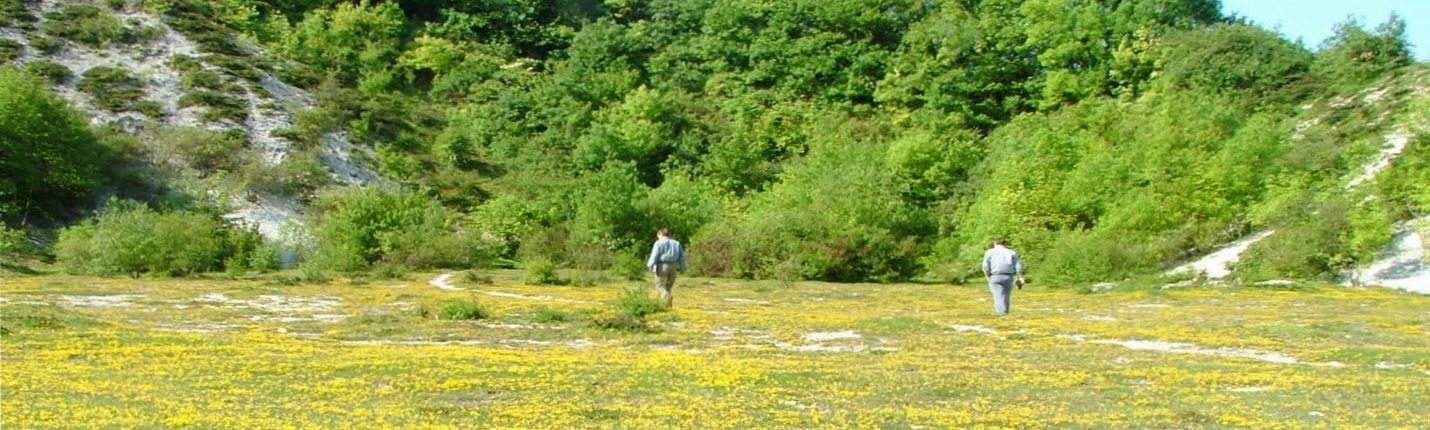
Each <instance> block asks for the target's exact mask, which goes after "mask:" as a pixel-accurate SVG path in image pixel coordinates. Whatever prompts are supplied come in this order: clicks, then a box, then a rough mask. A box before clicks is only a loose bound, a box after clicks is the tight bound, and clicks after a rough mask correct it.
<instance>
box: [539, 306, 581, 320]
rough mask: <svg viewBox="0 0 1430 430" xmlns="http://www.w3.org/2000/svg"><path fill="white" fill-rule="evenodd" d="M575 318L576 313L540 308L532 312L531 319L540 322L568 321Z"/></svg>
mask: <svg viewBox="0 0 1430 430" xmlns="http://www.w3.org/2000/svg"><path fill="white" fill-rule="evenodd" d="M573 319H575V315H573V314H572V313H570V312H566V311H563V310H559V309H551V308H545V307H543V308H538V309H536V312H532V314H531V321H532V322H538V323H554V322H567V321H571V320H573Z"/></svg>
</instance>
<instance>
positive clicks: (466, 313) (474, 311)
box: [441, 300, 492, 320]
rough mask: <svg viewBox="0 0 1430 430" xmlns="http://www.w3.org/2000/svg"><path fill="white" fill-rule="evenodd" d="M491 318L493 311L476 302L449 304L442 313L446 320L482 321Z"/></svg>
mask: <svg viewBox="0 0 1430 430" xmlns="http://www.w3.org/2000/svg"><path fill="white" fill-rule="evenodd" d="M491 316H492V314H491V311H489V310H487V308H486V307H483V306H482V305H481V303H477V302H476V301H474V300H466V301H453V302H448V303H447V304H446V305H444V306H442V312H441V317H442V319H444V320H480V319H487V318H490V317H491Z"/></svg>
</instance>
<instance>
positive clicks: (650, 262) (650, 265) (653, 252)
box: [645, 241, 660, 271]
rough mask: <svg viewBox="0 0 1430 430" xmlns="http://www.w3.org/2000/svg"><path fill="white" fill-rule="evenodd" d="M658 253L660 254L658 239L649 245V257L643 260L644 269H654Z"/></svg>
mask: <svg viewBox="0 0 1430 430" xmlns="http://www.w3.org/2000/svg"><path fill="white" fill-rule="evenodd" d="M659 255H660V241H656V242H655V245H651V247H650V258H647V259H646V260H645V268H646V269H649V270H651V271H655V258H656V257H657V256H659Z"/></svg>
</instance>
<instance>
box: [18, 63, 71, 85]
mask: <svg viewBox="0 0 1430 430" xmlns="http://www.w3.org/2000/svg"><path fill="white" fill-rule="evenodd" d="M25 71H26V72H29V73H30V74H32V75H35V76H37V77H40V78H42V79H44V80H46V81H48V82H49V83H51V84H54V85H64V84H68V83H69V82H70V80H71V79H74V73H73V72H71V71H70V69H69V68H68V67H65V66H63V65H61V64H59V63H54V62H50V61H45V60H33V61H29V62H26V63H25Z"/></svg>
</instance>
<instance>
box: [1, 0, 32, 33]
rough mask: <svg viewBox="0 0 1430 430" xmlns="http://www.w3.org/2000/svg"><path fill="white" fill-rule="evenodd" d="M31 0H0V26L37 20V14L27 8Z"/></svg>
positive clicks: (20, 24) (28, 23) (25, 23)
mask: <svg viewBox="0 0 1430 430" xmlns="http://www.w3.org/2000/svg"><path fill="white" fill-rule="evenodd" d="M29 2H30V1H29V0H0V27H6V26H11V25H14V26H17V27H18V26H24V25H30V23H33V22H35V15H33V14H31V13H30V10H29V9H26V8H25V3H29Z"/></svg>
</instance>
